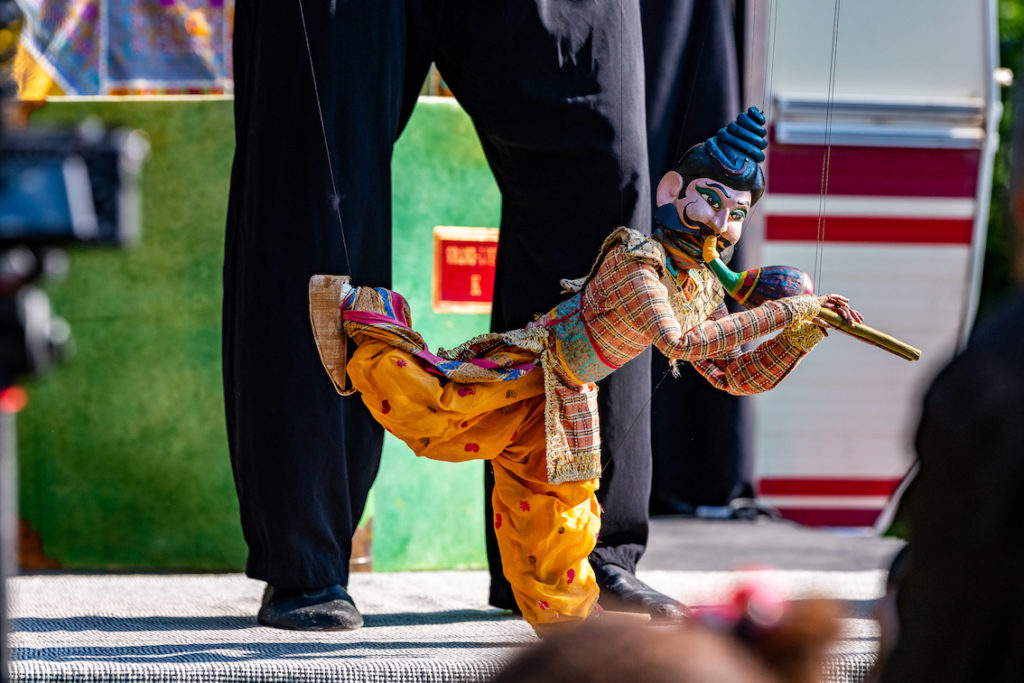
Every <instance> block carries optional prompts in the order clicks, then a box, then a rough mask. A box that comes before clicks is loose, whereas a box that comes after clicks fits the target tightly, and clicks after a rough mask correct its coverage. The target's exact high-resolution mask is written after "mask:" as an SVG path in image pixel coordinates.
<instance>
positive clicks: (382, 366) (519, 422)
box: [348, 335, 601, 630]
mask: <svg viewBox="0 0 1024 683" xmlns="http://www.w3.org/2000/svg"><path fill="white" fill-rule="evenodd" d="M356 341H357V342H358V343H359V348H358V349H357V350H356V352H355V353H354V354H353V356H352V358H351V359H350V360H349V363H348V374H349V377H350V378H351V381H352V386H354V387H355V388H356V389H358V390H359V392H360V393H361V394H362V397H363V402H364V403H365V404H366V406H367V407H368V408H369V409H370V412H371V413H373V416H374V417H375V418H376V419H377V421H379V422H380V423H381V424H382V425H383V426H384V428H385V429H387V430H388V431H389V432H391V433H392V434H394V435H395V436H397V437H398V438H399V439H401V440H402V441H404V442H405V443H406V444H408V445H409V447H410V448H411V449H412V450H413V451H414V452H415V453H416V455H420V456H424V457H427V458H431V459H434V460H445V461H448V462H462V461H466V460H490V461H491V462H492V464H493V466H494V479H495V486H494V495H493V503H494V520H493V523H494V529H495V533H496V536H497V538H498V548H499V551H500V552H501V562H502V566H503V567H504V571H505V576H506V578H508V580H509V583H511V584H512V590H513V592H514V594H515V598H516V603H517V604H518V605H519V608H520V609H521V610H522V612H523V617H524V618H525V619H526V620H527V621H528V622H529V623H530V624H531V625H532V626H533V627H534V628H535V629H537V630H543V629H544V627H545V626H546V625H554V624H558V623H560V622H567V621H578V620H580V619H585V618H586V617H587V616H589V615H590V614H591V612H592V611H593V610H594V609H595V603H596V601H597V597H598V593H599V589H598V586H597V581H596V579H595V577H594V573H593V571H592V570H591V568H590V564H589V562H588V561H587V556H588V555H590V552H591V551H592V550H593V549H594V544H595V543H596V542H597V534H598V530H599V529H600V525H601V521H600V508H599V506H598V504H597V498H596V497H595V491H597V486H598V480H597V479H589V480H586V481H577V482H568V483H564V484H549V483H548V481H547V466H546V461H545V457H544V443H545V432H544V377H543V372H542V371H541V369H540V368H539V367H538V368H536V369H535V370H532V371H531V372H528V373H527V374H526V375H524V376H522V377H520V378H519V379H517V380H513V381H498V382H477V383H472V384H460V383H457V382H451V381H448V380H447V379H444V378H441V377H438V376H437V375H434V374H432V373H430V372H427V370H426V365H425V363H424V362H422V361H421V360H420V359H418V358H416V357H415V356H413V355H411V354H409V353H407V352H406V351H402V350H400V349H396V348H394V347H392V346H390V345H388V344H386V343H385V342H382V341H380V340H377V339H371V338H369V337H367V336H365V335H357V336H356ZM530 359H531V357H530V356H529V355H528V354H526V352H524V356H523V361H524V362H526V361H529V360H530Z"/></svg>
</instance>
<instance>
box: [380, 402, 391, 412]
mask: <svg viewBox="0 0 1024 683" xmlns="http://www.w3.org/2000/svg"><path fill="white" fill-rule="evenodd" d="M380 412H382V413H384V414H385V415H387V414H388V413H390V412H391V404H390V403H388V402H387V400H384V401H381V402H380Z"/></svg>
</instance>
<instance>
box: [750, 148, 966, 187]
mask: <svg viewBox="0 0 1024 683" xmlns="http://www.w3.org/2000/svg"><path fill="white" fill-rule="evenodd" d="M824 154H825V148H824V147H823V146H820V145H778V144H776V145H773V146H771V147H769V148H768V174H767V175H768V191H769V192H779V193H784V194H804V195H806V194H811V195H817V194H821V190H822V187H821V174H822V159H823V157H824ZM980 163H981V152H980V151H979V150H976V149H929V148H912V147H839V146H833V147H832V152H831V156H830V159H829V164H828V194H830V195H874V196H882V197H904V196H907V195H919V196H925V197H971V198H973V197H974V196H975V194H977V183H978V165H979V164H980Z"/></svg>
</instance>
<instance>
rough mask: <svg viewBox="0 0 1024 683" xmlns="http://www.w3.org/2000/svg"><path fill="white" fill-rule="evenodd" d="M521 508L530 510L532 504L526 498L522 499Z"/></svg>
mask: <svg viewBox="0 0 1024 683" xmlns="http://www.w3.org/2000/svg"><path fill="white" fill-rule="evenodd" d="M519 509H520V510H522V511H523V512H529V511H530V504H529V503H528V502H527V501H525V500H521V501H519Z"/></svg>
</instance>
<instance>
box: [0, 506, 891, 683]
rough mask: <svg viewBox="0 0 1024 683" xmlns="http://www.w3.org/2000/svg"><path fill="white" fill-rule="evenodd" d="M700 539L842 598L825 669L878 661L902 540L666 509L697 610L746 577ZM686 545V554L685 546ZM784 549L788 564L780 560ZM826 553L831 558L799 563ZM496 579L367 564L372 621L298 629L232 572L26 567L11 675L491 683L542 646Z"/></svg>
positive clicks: (803, 590) (656, 568)
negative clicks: (876, 617) (682, 517)
mask: <svg viewBox="0 0 1024 683" xmlns="http://www.w3.org/2000/svg"><path fill="white" fill-rule="evenodd" d="M705 535H710V536H713V537H714V539H717V540H716V541H715V543H718V545H719V548H718V552H716V553H713V557H714V558H718V559H716V560H715V561H716V562H721V561H728V560H727V559H726V560H723V559H722V558H723V557H728V555H729V552H728V548H727V547H726V546H728V545H730V544H729V543H727V542H726V541H723V540H722V539H729V538H731V539H733V541H734V542H735V543H734V545H735V546H736V547H734V548H733V550H734V551H736V552H738V553H739V555H740V556H742V559H741V561H742V562H751V561H759V562H762V563H772V564H776V566H778V567H779V569H775V570H772V571H771V573H772V575H773V579H774V580H776V581H777V582H778V583H779V584H780V585H782V586H783V587H785V588H786V589H787V590H788V591H789V593H790V595H791V596H792V597H794V598H800V597H804V596H829V597H834V598H838V599H840V600H842V601H844V603H845V604H846V606H847V608H848V617H847V618H846V619H845V620H844V638H843V640H842V642H841V643H839V645H838V647H837V648H836V651H835V652H834V654H833V657H832V660H831V663H830V666H829V670H828V671H827V672H826V676H825V680H830V681H856V680H862V678H863V676H864V675H865V673H866V672H867V670H868V669H869V667H870V665H871V663H872V662H873V660H874V651H875V647H876V642H877V629H876V625H875V622H874V621H873V620H872V619H871V610H872V608H873V605H874V602H875V601H876V599H877V598H878V597H879V596H880V594H881V590H882V581H883V578H884V575H883V572H882V571H881V570H880V569H877V568H872V567H869V566H861V565H864V564H865V563H868V562H873V561H875V560H879V561H880V562H879V563H878V564H879V566H880V565H881V564H884V562H883V560H886V559H887V558H888V556H889V555H890V554H891V551H894V550H895V548H896V547H898V544H896V543H895V542H891V541H887V540H885V539H862V538H851V537H837V536H835V535H824V534H822V533H821V532H806V531H804V530H798V529H795V528H792V527H788V526H787V525H768V526H755V525H750V524H739V523H729V522H705V523H701V522H693V521H677V520H661V521H658V522H657V523H656V525H655V529H654V536H653V538H652V553H651V557H650V558H649V560H650V562H649V563H648V564H650V565H651V568H649V569H643V568H642V570H641V572H640V575H641V577H642V578H643V579H644V580H646V581H648V582H649V583H651V584H652V585H654V586H656V587H658V588H660V589H661V590H663V591H665V592H667V593H669V594H671V595H674V596H677V597H679V598H680V599H682V600H683V601H685V602H687V603H689V604H692V605H701V604H712V603H715V602H718V601H721V600H722V599H723V598H724V597H725V596H726V595H728V592H729V590H730V587H731V586H732V585H734V583H735V582H736V580H737V579H738V578H739V577H740V574H741V573H742V572H739V571H728V570H723V569H719V568H717V567H714V566H711V567H709V569H707V570H705V569H700V568H695V567H693V566H692V565H693V564H694V563H695V562H696V560H695V558H697V557H701V556H703V557H705V560H704V562H705V563H710V564H711V565H714V562H711V561H710V557H711V556H709V555H706V554H705V553H703V552H700V553H697V552H695V551H694V547H695V546H694V545H690V544H686V543H683V541H684V540H685V539H686V538H690V539H691V540H692V541H694V542H696V541H697V540H698V539H699V538H700V537H701V536H705ZM705 542H706V543H711V541H710V540H706V541H705ZM678 544H682V545H678ZM831 544H838V547H841V548H845V549H846V554H844V553H841V552H835V550H834V549H830V546H831ZM659 546H660V549H659ZM754 546H760V548H761V550H762V552H760V553H758V552H757V551H756V548H755V547H754ZM799 547H803V548H804V552H803V553H801V552H799V550H798V549H799ZM671 548H675V549H676V550H674V551H672V550H670V549H671ZM740 548H742V550H740ZM851 548H856V549H857V550H856V552H852V551H851V550H850V549H851ZM687 549H688V550H689V551H690V553H689V554H690V555H691V556H690V557H689V559H687V560H685V561H684V560H683V559H681V558H679V557H678V555H677V553H678V552H682V551H684V550H687ZM779 552H784V554H785V555H786V556H785V557H783V558H781V559H784V560H785V561H783V562H777V563H775V562H772V558H773V554H775V555H777V553H779ZM851 552H852V554H851ZM752 553H753V554H754V555H757V557H751V556H750V555H751V554H752ZM801 555H802V556H803V558H804V560H803V561H801V560H800V558H801ZM673 558H675V559H673ZM815 558H819V559H815ZM851 558H855V559H856V561H853V560H851ZM865 558H868V559H865ZM871 558H874V559H871ZM776 559H780V558H779V557H776ZM665 563H668V564H670V565H673V567H678V568H668V567H665V566H664V564H665ZM815 563H817V564H822V563H824V564H827V565H829V566H827V567H824V568H823V567H820V566H807V567H800V566H797V565H800V564H807V565H814V564H815ZM486 588H487V578H486V575H485V573H484V572H481V571H461V572H460V571H446V572H401V573H375V574H357V575H354V576H353V579H352V583H351V585H350V590H351V592H352V594H353V595H354V596H355V598H356V601H357V603H358V605H359V607H360V609H361V610H362V611H363V613H364V615H365V619H366V626H365V627H364V628H363V629H362V630H359V631H353V632H341V633H294V632H286V631H278V630H274V629H268V628H262V627H260V626H258V625H257V624H256V622H255V618H254V615H255V612H256V609H257V607H258V602H259V598H260V595H261V592H262V584H260V583H258V582H256V581H251V580H249V579H247V578H245V577H243V576H241V575H237V574H227V575H173V576H169V575H81V574H79V575H75V574H45V575H35V576H22V577H18V578H16V579H13V580H12V602H13V604H12V612H13V616H14V617H15V623H14V628H13V630H14V633H13V634H12V643H11V644H12V655H13V659H14V661H13V665H12V668H13V674H14V680H15V681H44V680H45V681H131V682H133V683H134V682H141V681H161V682H168V683H169V682H177V681H222V682H228V681H382V682H383V681H477V680H485V679H486V678H488V677H489V676H491V675H493V673H494V672H495V671H497V670H498V669H499V668H500V667H501V666H502V664H503V663H504V662H505V661H507V660H508V659H509V658H510V657H511V656H513V655H514V654H515V653H516V652H517V651H518V650H519V649H520V648H522V647H523V646H525V645H528V644H529V643H531V642H533V641H534V635H533V633H532V630H531V629H530V628H529V627H528V626H527V625H526V624H525V623H524V622H523V621H521V620H520V619H517V618H514V617H511V616H508V614H507V613H505V612H500V611H498V610H494V609H492V608H489V607H488V606H487V604H486Z"/></svg>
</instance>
